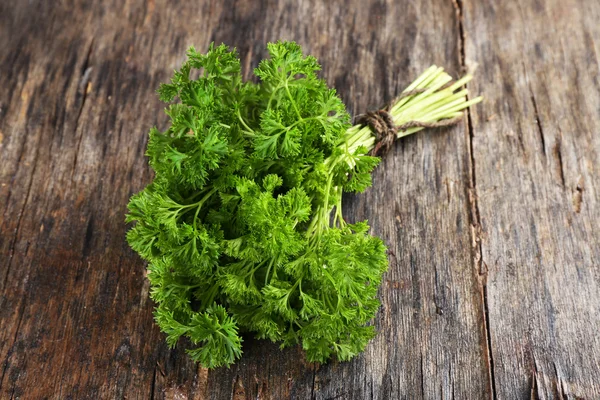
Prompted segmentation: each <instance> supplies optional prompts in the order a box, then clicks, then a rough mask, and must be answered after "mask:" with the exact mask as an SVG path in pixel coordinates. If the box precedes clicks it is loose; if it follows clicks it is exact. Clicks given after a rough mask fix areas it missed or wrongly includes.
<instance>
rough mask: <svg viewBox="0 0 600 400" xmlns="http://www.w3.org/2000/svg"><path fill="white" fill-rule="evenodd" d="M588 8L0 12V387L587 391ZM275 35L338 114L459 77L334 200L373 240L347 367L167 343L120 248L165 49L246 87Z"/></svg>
mask: <svg viewBox="0 0 600 400" xmlns="http://www.w3.org/2000/svg"><path fill="white" fill-rule="evenodd" d="M598 21H600V3H599V2H598V1H592V0H528V1H521V2H518V1H514V2H513V1H495V0H482V1H477V0H455V1H454V2H453V1H452V0H445V1H442V0H435V1H416V2H413V1H408V0H403V1H395V2H394V1H377V0H368V1H367V0H360V1H359V0H352V1H337V2H330V1H327V2H311V1H304V0H302V1H291V0H290V1H286V2H276V1H250V0H245V1H242V0H240V1H214V2H208V1H194V2H188V1H177V2H175V1H166V0H149V1H142V0H127V1H117V0H110V1H109V0H102V1H101V0H89V1H67V0H65V1H44V0H28V1H25V0H5V1H2V2H0V88H1V89H0V160H1V162H0V185H1V186H0V206H1V209H2V214H0V235H1V236H0V255H1V257H0V325H1V328H0V360H1V362H2V364H1V366H0V373H1V375H0V397H1V398H2V399H8V398H23V399H41V398H53V399H69V398H70V399H83V398H89V399H113V398H115V399H116V398H127V399H135V398H138V399H150V398H168V399H184V398H193V399H287V398H294V399H399V398H406V399H416V398H428V399H434V398H444V399H450V398H456V399H481V398H501V399H517V398H530V397H531V398H544V399H546V398H548V399H550V398H555V399H566V398H569V399H575V398H577V399H579V398H585V399H598V398H600V230H599V229H598V228H599V224H600V171H599V169H600V167H599V165H600V82H599V78H598V75H599V62H600V61H599V58H598V54H599V53H600V24H599V23H598ZM276 39H293V40H296V41H297V42H299V43H300V44H301V45H302V46H303V47H304V48H305V49H306V51H308V52H310V53H311V54H314V55H316V56H317V57H318V58H319V59H320V61H321V62H322V64H323V67H324V68H323V71H322V76H323V77H324V78H326V79H327V81H328V82H329V83H330V84H331V85H333V86H335V87H336V88H337V89H338V90H339V92H340V94H341V96H342V97H343V99H344V101H345V102H346V104H347V105H348V108H349V110H350V112H351V113H357V112H361V111H363V110H366V109H369V108H374V107H376V106H378V105H381V104H382V103H384V102H386V101H388V100H390V99H391V98H392V97H393V96H394V95H395V94H397V93H399V91H400V90H401V89H402V88H403V87H404V86H405V85H406V84H407V83H408V82H409V81H410V80H411V79H412V78H414V77H416V76H417V74H418V73H420V72H421V71H422V70H423V69H424V68H426V67H427V66H429V65H430V64H433V63H435V64H437V65H443V66H445V67H446V68H447V69H448V70H449V71H450V72H451V73H452V74H453V75H454V76H456V75H459V74H460V73H461V71H463V70H464V69H467V68H472V67H473V66H475V65H477V66H478V69H477V72H476V78H475V80H474V81H473V82H472V84H469V89H470V90H471V93H480V94H482V95H483V96H485V102H484V103H483V104H480V105H477V106H476V107H474V108H473V109H472V110H471V112H470V114H469V115H468V118H465V121H464V124H462V125H460V126H458V127H454V128H451V129H443V130H438V131H435V132H431V131H429V132H428V133H421V134H418V135H415V136H413V137H409V138H407V139H405V140H402V141H401V142H400V143H398V144H397V145H396V146H395V148H394V150H393V151H391V152H390V153H388V154H387V155H386V156H385V157H384V160H383V162H382V164H381V165H380V167H379V168H378V169H377V171H376V172H375V174H374V185H373V187H372V188H371V189H370V190H368V191H367V192H366V193H365V194H362V195H360V196H355V197H348V198H347V199H346V205H347V210H348V216H349V219H351V220H357V219H364V218H368V219H369V220H370V221H371V222H372V226H373V232H374V233H375V234H377V235H380V236H382V237H383V238H384V239H385V241H386V242H387V244H388V245H389V247H390V250H391V256H390V269H389V272H388V273H387V275H386V276H385V283H384V285H383V287H382V289H381V291H380V297H381V300H382V303H383V306H382V307H381V310H380V312H379V314H378V316H377V318H376V321H375V323H376V325H377V328H378V331H379V335H378V336H377V338H376V339H375V340H373V342H372V343H371V344H370V345H369V346H368V348H367V351H366V352H365V353H364V354H363V355H361V356H359V357H357V358H356V359H355V360H353V361H351V362H347V363H335V362H334V363H330V364H327V365H314V364H309V363H306V362H305V361H304V359H303V357H302V352H301V351H300V350H299V349H297V348H295V349H288V350H285V351H280V350H279V349H278V348H277V346H275V345H272V344H269V343H264V342H261V341H256V340H252V339H250V338H248V339H247V340H246V341H245V343H244V351H245V354H244V357H243V358H242V360H241V361H240V362H238V363H237V364H235V365H234V366H232V367H231V368H230V369H217V370H214V371H210V372H208V371H206V370H204V369H201V368H198V366H196V365H195V364H194V363H192V362H190V360H189V359H188V358H187V357H186V356H185V354H184V353H183V351H182V350H181V349H176V350H173V351H170V350H168V349H167V347H166V344H165V342H164V338H163V335H162V334H161V333H160V332H159V331H158V329H157V328H156V326H155V325H154V323H153V320H152V302H151V301H150V300H149V299H148V283H147V282H146V281H145V279H144V270H145V266H144V263H143V262H142V261H141V260H140V259H139V258H138V257H137V255H136V254H135V253H134V252H133V251H131V250H130V249H129V248H128V246H127V244H126V243H125V241H124V235H125V231H126V229H127V228H126V226H125V224H124V213H125V206H126V204H127V201H128V198H129V196H130V195H131V194H132V193H134V192H136V191H138V190H139V189H141V188H142V187H143V186H145V185H146V184H147V183H148V181H149V180H150V178H151V174H150V171H149V168H148V166H147V161H146V159H145V158H144V150H145V145H146V132H147V131H148V130H149V128H150V127H151V126H152V125H153V124H156V125H157V126H159V127H164V126H165V124H166V117H165V115H164V114H163V113H162V108H163V107H164V105H163V104H161V103H160V102H159V101H158V99H157V97H156V95H155V94H154V90H155V89H156V88H157V86H158V84H159V83H160V82H162V81H165V80H166V79H168V77H169V76H170V73H171V71H172V70H173V69H174V68H177V67H178V66H179V65H180V63H181V62H182V60H183V58H184V53H185V50H186V48H187V47H188V46H189V45H192V44H193V45H195V46H196V47H197V48H198V49H201V50H205V49H206V48H207V46H208V44H209V43H210V42H211V41H216V42H225V43H227V44H230V45H232V46H236V47H237V48H238V50H239V52H240V54H241V57H242V63H243V67H244V68H245V70H246V73H248V72H249V71H250V70H251V68H252V67H254V66H256V65H257V62H258V60H259V59H261V58H262V57H263V56H264V55H265V44H266V42H268V41H273V40H276Z"/></svg>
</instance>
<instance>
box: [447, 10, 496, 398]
mask: <svg viewBox="0 0 600 400" xmlns="http://www.w3.org/2000/svg"><path fill="white" fill-rule="evenodd" d="M452 3H453V5H454V10H455V14H456V18H457V20H458V32H459V40H458V53H459V62H460V65H461V67H462V69H463V70H466V65H465V60H466V56H465V43H466V33H465V27H464V13H463V3H462V0H453V1H452ZM465 86H466V85H465ZM467 99H468V95H467ZM465 115H466V117H467V124H466V130H467V135H468V139H469V146H468V148H469V164H470V169H469V185H468V193H467V201H468V204H469V208H470V212H469V216H470V220H471V221H470V222H471V226H472V229H471V232H472V243H473V250H472V251H473V254H472V258H473V269H474V270H475V271H476V277H477V280H478V282H479V291H480V295H481V299H482V308H483V318H482V322H483V331H484V333H485V335H484V336H485V341H486V346H485V352H486V357H487V367H488V368H487V369H488V371H487V372H488V379H489V391H490V397H491V398H492V399H496V379H495V375H494V357H493V351H492V341H491V334H490V330H489V326H490V320H489V308H488V293H487V270H486V271H485V273H484V274H483V276H481V272H482V268H483V266H484V264H485V263H484V262H483V252H482V246H481V237H480V235H481V216H480V212H479V205H478V203H477V200H478V198H477V179H476V168H475V154H474V150H473V139H474V131H473V122H472V120H471V112H470V110H469V109H468V108H467V109H466V110H465Z"/></svg>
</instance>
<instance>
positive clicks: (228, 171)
mask: <svg viewBox="0 0 600 400" xmlns="http://www.w3.org/2000/svg"><path fill="white" fill-rule="evenodd" d="M268 50H269V54H270V58H269V59H265V60H263V61H262V62H261V63H260V65H259V66H258V68H256V69H255V71H254V73H255V75H256V76H257V77H258V78H259V83H252V82H243V81H242V77H241V73H240V61H239V59H238V56H237V54H236V52H235V51H230V50H229V49H228V48H227V47H226V46H225V45H221V46H213V45H211V46H210V49H209V51H208V52H207V53H206V54H200V53H198V52H197V51H196V50H194V48H190V49H189V51H188V53H187V56H188V59H187V61H186V62H185V63H184V64H183V66H182V67H181V69H180V70H179V71H176V72H175V73H174V76H173V78H172V79H171V83H170V84H163V85H161V86H160V89H159V90H158V93H159V95H160V99H161V100H162V101H165V102H167V103H171V104H170V105H169V106H168V107H167V108H166V110H165V112H166V113H167V115H168V116H169V117H170V118H171V125H170V126H169V128H168V129H167V130H166V131H164V132H160V131H159V130H157V129H156V128H153V129H152V130H151V131H150V138H149V142H148V149H147V153H146V154H147V156H148V158H149V163H150V166H151V167H152V169H153V170H154V172H155V178H154V180H153V182H152V183H150V184H149V185H148V186H147V187H146V188H145V189H144V190H142V191H141V192H139V193H137V194H136V195H134V196H133V197H132V198H131V200H130V203H129V206H128V208H129V214H128V215H127V219H126V220H127V222H135V226H134V227H133V228H132V229H131V230H130V231H129V232H128V234H127V240H128V241H129V244H130V245H131V247H132V248H133V249H134V250H135V251H137V252H138V253H139V254H140V256H141V257H143V258H144V259H146V260H147V261H148V278H149V280H150V283H151V292H150V295H151V297H152V299H153V300H154V301H155V303H156V310H155V318H156V322H157V323H158V325H159V326H160V328H161V330H162V331H163V332H164V333H165V334H166V335H167V342H168V344H169V345H171V346H175V344H176V343H177V342H178V341H179V339H180V338H182V337H185V338H187V340H186V343H187V344H186V346H187V348H188V350H187V351H188V353H189V355H190V356H191V357H192V358H193V359H194V360H195V361H198V362H200V363H201V364H202V365H203V366H205V367H208V368H214V367H218V366H222V365H227V366H228V365H230V364H232V363H233V362H234V361H235V360H236V359H238V358H239V357H240V355H241V353H242V348H241V344H242V339H241V337H240V334H241V333H242V332H252V333H254V334H255V335H256V337H258V338H264V339H270V340H272V341H274V342H280V343H281V346H282V347H285V346H291V345H296V344H301V345H302V347H303V349H304V350H305V351H306V357H307V359H308V360H309V361H317V362H325V361H327V360H328V359H329V358H331V357H332V356H335V357H336V358H337V359H338V360H348V359H350V358H352V357H354V356H355V355H357V354H358V353H359V352H361V351H362V350H363V349H364V348H365V346H366V344H367V343H368V341H369V340H370V339H371V338H372V337H373V336H374V327H373V326H372V325H369V324H368V323H369V321H370V320H371V319H372V318H373V316H374V315H375V313H376V311H377V309H378V307H379V301H378V300H377V290H378V287H379V284H380V282H381V278H382V274H383V273H384V272H385V271H386V269H387V265H388V262H387V256H386V247H385V245H384V244H383V242H382V240H381V239H379V238H377V237H374V236H371V235H369V233H368V230H369V226H368V225H367V224H366V222H359V223H356V224H349V223H347V222H346V221H345V220H344V218H343V216H342V207H341V205H342V204H341V202H342V193H343V192H349V191H354V192H361V191H363V190H364V189H365V188H367V187H368V186H369V185H370V184H371V178H370V173H371V171H372V170H373V168H374V167H375V166H376V165H377V163H378V161H379V159H378V158H377V157H372V156H369V155H367V154H368V152H369V150H370V149H371V148H373V146H374V144H375V140H374V138H373V135H372V133H371V131H370V129H369V128H366V127H360V126H354V127H352V126H351V124H350V117H349V115H348V113H347V112H346V109H345V106H344V104H343V103H342V101H341V100H340V98H339V97H338V96H337V94H336V91H335V90H334V89H330V88H329V87H328V86H327V84H326V83H325V82H324V81H323V80H322V79H319V78H318V77H317V75H316V72H317V71H318V70H319V69H320V66H319V64H318V63H317V60H316V59H315V58H314V57H312V56H304V55H303V54H302V51H301V49H300V47H299V46H298V45H297V44H295V43H293V42H278V43H271V44H269V45H268ZM193 76H197V77H196V78H194V77H193ZM468 79H469V78H468V77H467V78H466V80H468ZM449 80H450V78H449V76H448V75H446V74H445V73H444V72H443V70H442V69H441V68H437V67H432V68H430V69H429V70H428V71H426V72H425V74H423V75H422V76H421V77H420V78H419V79H418V80H417V81H415V83H414V84H413V85H412V87H411V88H408V89H407V90H412V89H423V90H422V91H421V92H420V93H418V94H416V95H414V96H411V97H408V98H406V99H403V100H401V101H400V102H398V104H396V105H394V106H393V107H392V109H391V114H392V115H393V116H394V121H395V122H396V123H402V121H408V120H414V119H417V118H418V119H419V120H422V121H438V120H441V119H447V118H453V117H456V116H457V115H460V110H462V109H464V108H465V107H467V106H468V105H469V104H472V103H473V102H474V101H471V102H468V101H467V100H466V97H465V94H466V92H465V91H459V92H456V90H457V89H459V88H460V87H461V86H463V85H464V83H465V82H466V80H462V81H458V82H456V84H454V85H453V86H448V85H447V83H448V81H449ZM175 98H178V102H176V103H174V102H173V101H174V99H175ZM476 100H477V99H476ZM418 129H420V128H412V129H410V130H408V131H406V132H402V133H401V134H400V135H403V134H408V133H412V131H415V130H418Z"/></svg>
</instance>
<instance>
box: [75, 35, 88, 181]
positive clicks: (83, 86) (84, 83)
mask: <svg viewBox="0 0 600 400" xmlns="http://www.w3.org/2000/svg"><path fill="white" fill-rule="evenodd" d="M93 48H94V38H92V40H91V42H90V45H89V46H88V51H87V55H86V57H85V60H84V62H83V66H82V67H81V70H82V76H81V82H80V83H79V89H78V91H81V93H82V95H81V96H82V98H81V103H80V105H79V110H78V111H77V118H76V119H75V134H77V128H78V127H79V120H80V118H81V114H82V112H83V107H84V105H85V101H86V100H87V94H88V91H89V88H90V74H91V72H92V67H90V66H89V63H90V57H91V55H92V49H93ZM82 141H83V132H81V135H80V136H79V139H78V140H77V147H76V148H75V157H74V159H73V168H72V169H71V182H73V176H74V175H75V168H76V167H77V157H78V156H79V149H80V148H81V142H82Z"/></svg>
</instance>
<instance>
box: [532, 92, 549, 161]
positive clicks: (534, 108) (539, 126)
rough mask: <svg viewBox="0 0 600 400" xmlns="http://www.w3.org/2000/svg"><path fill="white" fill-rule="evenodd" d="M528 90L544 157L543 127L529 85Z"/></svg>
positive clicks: (544, 139)
mask: <svg viewBox="0 0 600 400" xmlns="http://www.w3.org/2000/svg"><path fill="white" fill-rule="evenodd" d="M529 92H530V93H531V103H532V104H533V112H534V116H535V123H536V125H537V128H538V133H539V135H540V142H541V143H542V153H543V154H544V157H545V156H546V137H545V135H544V129H543V128H542V121H541V119H540V113H539V111H538V106H537V102H536V101H535V96H534V94H533V90H531V87H529Z"/></svg>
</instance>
